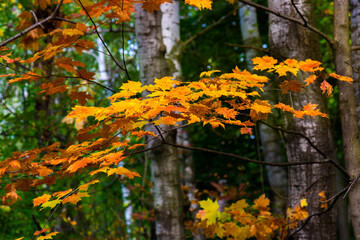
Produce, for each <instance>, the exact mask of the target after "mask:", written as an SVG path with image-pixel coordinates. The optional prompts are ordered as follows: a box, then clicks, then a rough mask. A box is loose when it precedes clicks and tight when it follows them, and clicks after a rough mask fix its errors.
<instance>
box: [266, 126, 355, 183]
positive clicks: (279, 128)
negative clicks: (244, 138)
mask: <svg viewBox="0 0 360 240" xmlns="http://www.w3.org/2000/svg"><path fill="white" fill-rule="evenodd" d="M260 122H261V123H263V124H265V125H266V126H268V127H271V128H273V129H277V130H279V131H282V132H285V133H289V134H294V135H298V136H301V137H303V138H305V140H306V141H307V142H308V143H309V145H310V146H311V147H312V148H314V149H315V150H316V151H317V152H318V153H319V154H320V155H321V156H322V157H323V158H324V159H327V160H328V162H330V163H331V164H333V165H334V166H335V167H336V168H337V169H339V170H340V171H341V172H342V173H343V174H344V175H345V176H347V177H348V178H350V175H349V174H348V172H347V171H346V170H345V169H344V168H343V167H342V166H341V165H340V164H339V163H337V162H335V161H334V160H332V159H330V158H329V157H328V156H326V154H325V153H324V152H322V151H321V150H320V149H319V148H318V147H316V146H315V144H314V143H313V142H312V141H311V140H310V138H308V137H307V136H306V135H305V134H302V133H300V132H296V131H291V130H286V129H282V128H281V127H275V126H272V125H270V124H268V123H266V122H263V121H260Z"/></svg>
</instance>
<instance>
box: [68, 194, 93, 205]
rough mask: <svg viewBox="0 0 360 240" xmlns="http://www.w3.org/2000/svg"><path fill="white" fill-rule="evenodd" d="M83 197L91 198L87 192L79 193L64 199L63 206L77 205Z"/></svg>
mask: <svg viewBox="0 0 360 240" xmlns="http://www.w3.org/2000/svg"><path fill="white" fill-rule="evenodd" d="M83 197H90V196H89V194H88V193H87V192H78V193H76V194H73V195H71V196H68V197H66V198H64V200H63V201H62V203H63V204H65V203H72V204H77V203H78V202H79V201H80V200H81V198H83Z"/></svg>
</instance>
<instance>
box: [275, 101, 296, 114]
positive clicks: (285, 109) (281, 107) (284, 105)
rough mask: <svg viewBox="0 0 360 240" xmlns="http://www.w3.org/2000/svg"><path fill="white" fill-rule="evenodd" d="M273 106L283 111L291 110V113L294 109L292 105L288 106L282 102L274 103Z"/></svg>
mask: <svg viewBox="0 0 360 240" xmlns="http://www.w3.org/2000/svg"><path fill="white" fill-rule="evenodd" d="M274 107H276V108H278V109H281V110H283V111H286V112H291V113H293V112H294V111H295V110H294V109H293V108H292V107H290V106H289V105H286V104H283V103H278V104H276V105H274Z"/></svg>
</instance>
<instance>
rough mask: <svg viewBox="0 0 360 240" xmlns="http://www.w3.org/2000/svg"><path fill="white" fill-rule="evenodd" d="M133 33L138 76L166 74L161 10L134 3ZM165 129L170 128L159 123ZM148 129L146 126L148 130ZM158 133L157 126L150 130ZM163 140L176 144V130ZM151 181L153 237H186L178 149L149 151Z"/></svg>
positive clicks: (148, 81)
mask: <svg viewBox="0 0 360 240" xmlns="http://www.w3.org/2000/svg"><path fill="white" fill-rule="evenodd" d="M135 32H136V40H137V44H138V58H139V65H140V79H141V81H142V82H143V83H144V84H151V83H153V81H154V79H155V78H160V77H164V76H167V75H168V74H169V69H168V67H167V63H166V60H165V53H166V47H165V45H164V44H163V40H162V32H161V12H156V11H155V12H154V13H148V12H146V11H145V10H144V9H143V8H142V7H141V4H136V6H135ZM161 128H162V130H164V131H165V132H166V131H167V130H169V127H167V126H162V127H161ZM148 130H149V129H148ZM151 131H154V132H155V133H156V134H158V135H159V132H157V130H156V129H154V128H153V129H151ZM163 138H164V140H165V141H166V142H169V143H175V139H176V131H170V132H169V133H166V134H163ZM161 143H162V142H161V139H160V138H157V139H155V140H152V141H150V143H149V144H148V147H152V146H157V145H159V144H161ZM149 159H150V162H151V175H152V181H153V184H154V186H153V194H154V209H155V219H156V223H155V225H156V236H157V239H159V240H177V239H185V233H184V227H183V222H182V196H181V190H180V172H179V160H178V157H177V151H176V149H175V148H174V147H170V146H166V145H163V146H162V147H160V148H157V149H155V150H153V151H151V152H149Z"/></svg>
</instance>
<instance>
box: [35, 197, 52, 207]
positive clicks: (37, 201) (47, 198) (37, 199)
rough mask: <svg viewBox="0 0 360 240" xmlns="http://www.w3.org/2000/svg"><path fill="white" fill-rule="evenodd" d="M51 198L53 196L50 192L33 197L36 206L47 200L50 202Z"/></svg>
mask: <svg viewBox="0 0 360 240" xmlns="http://www.w3.org/2000/svg"><path fill="white" fill-rule="evenodd" d="M50 198H51V195H50V194H44V195H42V196H40V197H37V198H34V199H33V204H34V207H36V206H39V205H41V204H43V203H45V202H48V201H49V200H50Z"/></svg>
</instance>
